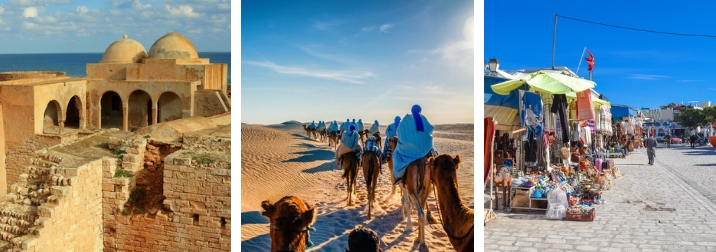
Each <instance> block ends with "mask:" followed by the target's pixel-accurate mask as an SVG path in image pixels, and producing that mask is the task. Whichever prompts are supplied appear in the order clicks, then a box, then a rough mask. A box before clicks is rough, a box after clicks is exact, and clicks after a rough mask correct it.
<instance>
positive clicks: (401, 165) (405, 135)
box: [393, 114, 433, 178]
mask: <svg viewBox="0 0 716 252" xmlns="http://www.w3.org/2000/svg"><path fill="white" fill-rule="evenodd" d="M420 117H421V120H422V123H423V129H424V131H422V132H420V131H417V128H416V124H415V120H414V119H413V115H412V114H407V115H405V116H404V117H403V120H401V122H400V124H399V125H398V131H397V133H398V144H397V146H396V147H395V151H393V177H396V178H399V177H402V176H403V175H404V174H405V170H406V169H407V168H408V165H409V164H410V163H411V162H413V161H415V160H418V159H420V158H422V157H424V156H425V155H427V154H428V152H430V150H432V148H433V125H432V124H430V122H428V119H427V118H425V116H423V115H420Z"/></svg>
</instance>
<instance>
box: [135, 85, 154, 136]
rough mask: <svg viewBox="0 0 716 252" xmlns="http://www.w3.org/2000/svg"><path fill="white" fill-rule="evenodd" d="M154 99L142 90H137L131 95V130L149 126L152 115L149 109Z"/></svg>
mask: <svg viewBox="0 0 716 252" xmlns="http://www.w3.org/2000/svg"><path fill="white" fill-rule="evenodd" d="M151 100H152V98H151V97H150V96H149V94H147V92H144V91H142V90H136V91H134V92H132V94H130V95H129V130H130V131H134V130H135V129H138V128H142V127H146V126H149V124H150V122H151V120H152V115H151V113H150V111H152V108H151V107H149V104H151Z"/></svg>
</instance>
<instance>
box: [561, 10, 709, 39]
mask: <svg viewBox="0 0 716 252" xmlns="http://www.w3.org/2000/svg"><path fill="white" fill-rule="evenodd" d="M555 15H556V16H558V17H561V18H566V19H571V20H574V21H579V22H585V23H590V24H596V25H603V26H608V27H613V28H620V29H627V30H632V31H641V32H651V33H659V34H668V35H677V36H688V37H705V38H716V35H708V34H688V33H678V32H663V31H654V30H646V29H639V28H632V27H626V26H620V25H611V24H605V23H600V22H594V21H589V20H584V19H578V18H572V17H565V16H562V15H557V14H555Z"/></svg>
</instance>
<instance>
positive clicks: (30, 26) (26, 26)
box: [22, 22, 38, 30]
mask: <svg viewBox="0 0 716 252" xmlns="http://www.w3.org/2000/svg"><path fill="white" fill-rule="evenodd" d="M22 28H23V29H25V30H35V29H37V28H38V25H37V24H35V23H30V22H22Z"/></svg>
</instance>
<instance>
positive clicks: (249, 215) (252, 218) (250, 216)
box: [241, 211, 269, 225]
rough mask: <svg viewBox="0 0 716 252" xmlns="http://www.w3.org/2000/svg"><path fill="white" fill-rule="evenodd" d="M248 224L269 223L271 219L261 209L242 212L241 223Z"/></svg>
mask: <svg viewBox="0 0 716 252" xmlns="http://www.w3.org/2000/svg"><path fill="white" fill-rule="evenodd" d="M246 224H269V221H268V219H267V218H266V217H264V216H263V215H261V212H259V211H251V212H242V213H241V225H246Z"/></svg>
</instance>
